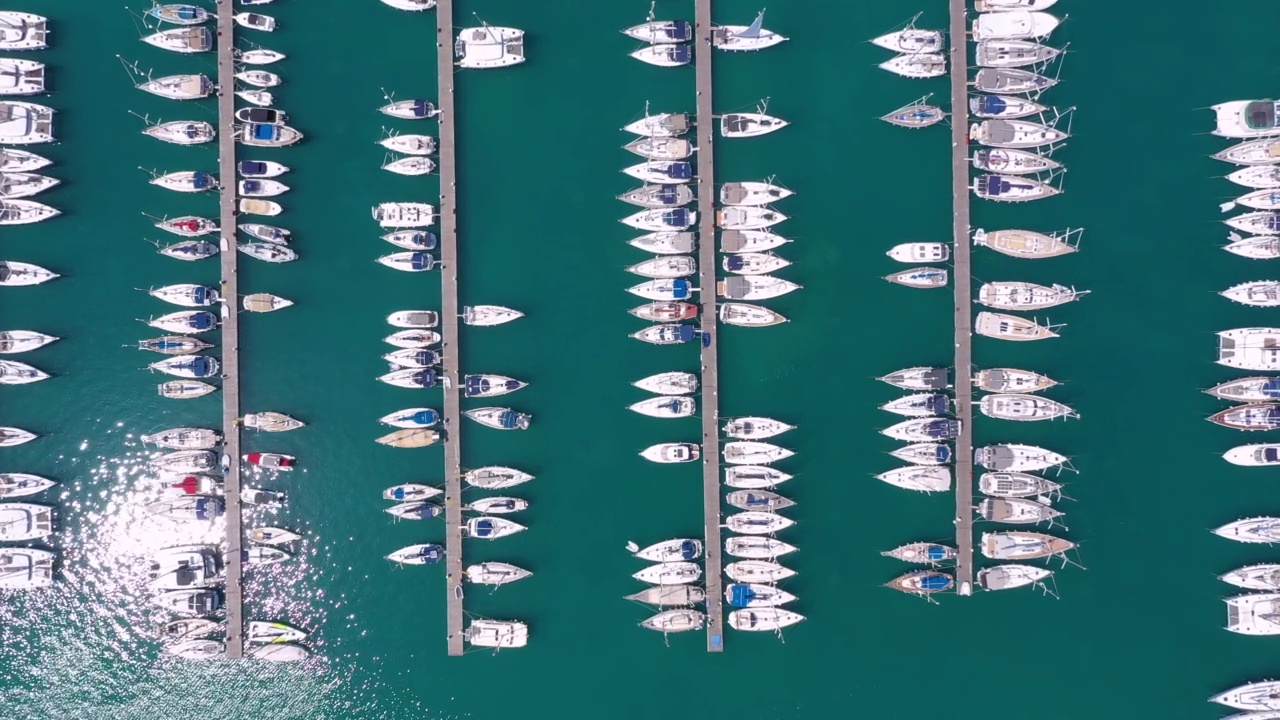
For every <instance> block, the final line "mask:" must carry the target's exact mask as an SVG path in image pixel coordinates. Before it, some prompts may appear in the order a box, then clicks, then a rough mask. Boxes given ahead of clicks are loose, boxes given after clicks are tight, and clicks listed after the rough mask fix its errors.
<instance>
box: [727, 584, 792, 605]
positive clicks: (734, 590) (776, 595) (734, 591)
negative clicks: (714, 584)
mask: <svg viewBox="0 0 1280 720" xmlns="http://www.w3.org/2000/svg"><path fill="white" fill-rule="evenodd" d="M724 599H725V602H726V603H728V604H729V606H730V607H735V608H758V607H777V606H779V605H785V604H787V603H789V602H791V601H793V600H795V599H796V596H795V595H792V594H791V593H789V592H787V591H786V590H782V589H779V588H777V587H774V586H773V585H767V584H764V583H738V582H735V583H729V584H728V585H726V586H725V588H724Z"/></svg>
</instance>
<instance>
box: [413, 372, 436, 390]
mask: <svg viewBox="0 0 1280 720" xmlns="http://www.w3.org/2000/svg"><path fill="white" fill-rule="evenodd" d="M413 382H414V383H415V384H417V386H418V387H424V388H433V387H435V386H436V371H435V370H423V371H421V372H416V373H414V374H413Z"/></svg>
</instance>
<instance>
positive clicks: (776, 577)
mask: <svg viewBox="0 0 1280 720" xmlns="http://www.w3.org/2000/svg"><path fill="white" fill-rule="evenodd" d="M724 574H725V576H726V577H728V578H729V579H730V580H733V581H734V582H742V583H776V582H779V581H781V580H786V579H787V578H789V577H794V576H795V574H796V571H795V570H792V569H791V568H788V567H784V566H782V565H780V564H778V563H776V562H772V561H770V560H738V561H736V562H731V563H729V564H728V565H725V566H724ZM778 604H781V603H778Z"/></svg>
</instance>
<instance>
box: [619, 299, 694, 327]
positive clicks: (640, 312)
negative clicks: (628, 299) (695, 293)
mask: <svg viewBox="0 0 1280 720" xmlns="http://www.w3.org/2000/svg"><path fill="white" fill-rule="evenodd" d="M627 312H628V313H630V314H632V315H634V316H636V317H638V318H640V319H641V320H648V321H649V322H662V323H671V322H680V321H681V320H692V319H693V318H696V317H697V316H698V306H697V305H694V304H693V303H687V302H651V303H647V304H645V305H641V306H639V307H634V308H631V309H630V310H628V311H627Z"/></svg>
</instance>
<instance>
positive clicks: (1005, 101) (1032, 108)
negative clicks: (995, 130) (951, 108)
mask: <svg viewBox="0 0 1280 720" xmlns="http://www.w3.org/2000/svg"><path fill="white" fill-rule="evenodd" d="M1048 109H1049V108H1047V107H1045V106H1044V105H1041V104H1040V103H1037V102H1032V101H1030V100H1027V99H1025V98H1017V97H1007V96H1004V95H974V96H973V97H971V98H969V112H971V113H973V116H974V117H977V118H995V119H1000V120H1016V119H1017V118H1024V117H1030V116H1032V115H1040V114H1041V113H1044V112H1045V111H1047V110H1048Z"/></svg>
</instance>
